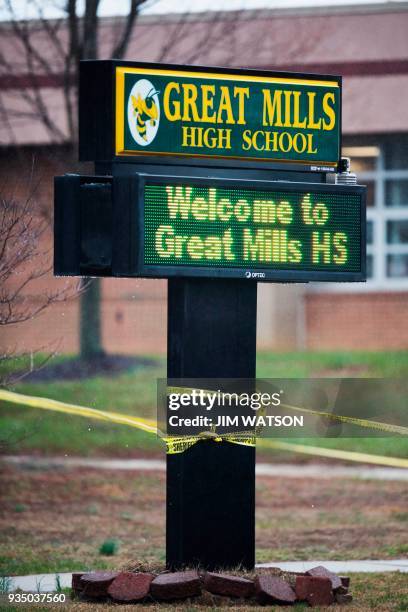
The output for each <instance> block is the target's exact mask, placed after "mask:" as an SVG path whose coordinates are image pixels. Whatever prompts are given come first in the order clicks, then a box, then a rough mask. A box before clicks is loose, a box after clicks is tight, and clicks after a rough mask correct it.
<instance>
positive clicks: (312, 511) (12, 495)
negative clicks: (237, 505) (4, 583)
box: [0, 467, 408, 612]
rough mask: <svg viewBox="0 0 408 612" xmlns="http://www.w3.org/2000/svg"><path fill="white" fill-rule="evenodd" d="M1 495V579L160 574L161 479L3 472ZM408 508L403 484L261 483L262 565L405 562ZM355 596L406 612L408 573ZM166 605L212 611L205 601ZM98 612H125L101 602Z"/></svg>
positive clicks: (384, 578) (363, 585)
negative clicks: (110, 550)
mask: <svg viewBox="0 0 408 612" xmlns="http://www.w3.org/2000/svg"><path fill="white" fill-rule="evenodd" d="M0 487H1V490H2V492H3V494H4V495H3V497H4V500H5V502H4V503H3V507H2V510H1V513H0V540H1V542H2V552H1V557H0V576H1V575H13V574H14V575H22V574H29V573H51V572H52V573H54V572H64V571H75V570H78V571H80V570H85V569H105V568H115V569H118V568H122V567H135V566H136V565H137V564H138V561H139V560H141V561H142V562H143V564H146V563H151V564H153V565H154V566H156V567H157V566H159V567H160V566H163V564H164V530H165V475H164V474H163V473H162V472H138V473H133V472H131V473H128V472H113V471H108V470H107V471H96V470H73V469H64V470H57V471H56V470H29V469H20V468H15V467H4V469H3V470H2V474H1V482H0ZM407 502H408V499H407V490H406V485H405V483H401V482H381V481H377V482H375V481H350V480H343V479H336V480H333V481H328V480H319V479H307V480H306V481H305V480H304V479H302V478H299V479H289V480H287V479H285V478H265V477H260V478H258V479H257V504H256V559H257V561H258V562H262V561H280V560H281V561H283V560H303V559H305V560H306V559H312V558H319V559H322V560H328V559H345V558H349V559H353V558H354V559H358V558H372V559H375V558H389V559H391V558H396V557H401V556H404V555H406V553H407V552H408V548H407V545H406V544H404V542H405V539H404V534H406V530H407V523H408V513H407V511H406V508H407ZM106 540H115V541H116V542H117V544H118V550H117V553H116V554H115V555H114V556H104V555H102V554H101V553H100V552H99V549H100V546H101V544H102V543H103V542H104V541H106ZM351 590H352V592H353V595H354V598H355V601H354V603H353V604H352V605H351V606H347V610H385V611H386V610H395V611H397V610H399V611H401V612H402V611H403V610H406V609H407V589H406V575H400V574H398V573H392V574H382V575H380V574H379V575H367V574H365V575H363V574H360V575H357V574H356V575H353V576H352V585H351ZM60 607H61V609H63V607H62V606H60ZM139 607H145V606H139ZM146 607H149V608H154V607H155V606H154V605H150V606H146ZM163 607H166V608H168V609H169V610H175V609H186V608H188V609H189V610H192V609H197V610H202V609H203V608H207V607H208V609H209V606H208V605H205V602H203V601H201V603H200V602H194V601H191V602H186V604H185V605H184V606H182V605H180V604H174V605H173V606H160V609H162V608H163ZM215 607H216V608H217V606H215ZM240 607H241V606H240ZM2 609H5V608H2ZM7 609H12V608H7ZM36 609H37V608H36ZM38 609H40V608H38ZM70 609H75V610H84V611H89V612H91V610H92V609H95V604H93V606H90V605H87V604H84V603H77V602H76V603H74V604H72V607H70ZM98 609H112V610H113V609H115V610H121V609H122V608H121V607H120V606H115V607H113V606H109V605H102V604H100V605H99V607H98ZM123 609H124V610H125V608H123ZM211 609H214V606H211ZM247 609H248V610H253V609H254V608H253V607H251V608H249V607H247ZM270 609H273V608H270ZM296 609H297V610H303V609H306V607H302V606H297V607H296ZM330 609H331V610H332V609H336V608H330ZM338 609H340V608H338ZM259 610H261V608H259Z"/></svg>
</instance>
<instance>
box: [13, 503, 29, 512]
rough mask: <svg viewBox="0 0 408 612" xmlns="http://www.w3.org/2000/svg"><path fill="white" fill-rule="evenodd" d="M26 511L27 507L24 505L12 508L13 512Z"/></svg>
mask: <svg viewBox="0 0 408 612" xmlns="http://www.w3.org/2000/svg"><path fill="white" fill-rule="evenodd" d="M26 510H27V506H26V505H25V504H16V505H15V506H14V512H25V511H26Z"/></svg>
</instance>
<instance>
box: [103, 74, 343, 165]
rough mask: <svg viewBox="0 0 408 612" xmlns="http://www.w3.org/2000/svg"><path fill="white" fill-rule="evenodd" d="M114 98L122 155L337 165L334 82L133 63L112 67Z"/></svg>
mask: <svg viewBox="0 0 408 612" xmlns="http://www.w3.org/2000/svg"><path fill="white" fill-rule="evenodd" d="M115 94H116V95H115V153H116V155H117V156H118V157H121V156H129V155H139V156H140V155H154V156H160V155H166V156H168V157H169V156H172V155H173V156H179V157H183V158H185V157H187V158H189V157H196V158H213V159H229V160H234V159H236V160H258V161H269V162H271V161H273V162H291V163H302V164H305V163H306V164H310V165H311V166H316V167H317V168H318V169H321V168H322V167H327V168H328V169H333V168H334V167H335V166H336V165H337V163H338V160H339V151H340V131H341V125H340V106H341V86H340V79H339V78H337V77H319V76H308V77H302V76H301V75H298V74H293V76H288V75H280V74H279V73H267V72H256V71H248V72H243V71H231V72H228V71H225V72H220V71H213V72H212V71H211V69H208V71H205V70H204V69H194V68H186V69H182V68H180V69H174V68H171V69H167V68H153V67H150V68H146V67H142V66H137V65H129V66H117V67H116V69H115Z"/></svg>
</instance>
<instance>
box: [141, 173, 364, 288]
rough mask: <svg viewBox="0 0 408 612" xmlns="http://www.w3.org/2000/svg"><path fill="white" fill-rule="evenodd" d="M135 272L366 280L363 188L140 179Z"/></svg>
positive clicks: (168, 274)
mask: <svg viewBox="0 0 408 612" xmlns="http://www.w3.org/2000/svg"><path fill="white" fill-rule="evenodd" d="M139 180H140V183H139V190H138V191H139V201H140V205H139V237H140V243H139V264H138V268H139V274H140V276H154V277H170V276H211V277H233V278H243V277H245V278H248V279H249V278H253V279H259V280H264V281H268V280H293V281H296V280H299V281H305V280H328V281H329V280H333V281H341V280H343V281H361V280H364V279H365V230H364V220H365V202H364V194H365V188H364V187H360V186H342V185H331V186H330V185H327V184H324V185H323V184H305V183H289V182H280V181H274V182H272V181H270V182H263V181H262V182H261V181H235V180H228V179H226V180H223V179H199V178H192V177H189V178H183V177H181V178H175V177H163V176H162V177H158V176H157V177H149V176H147V175H141V177H140V178H139Z"/></svg>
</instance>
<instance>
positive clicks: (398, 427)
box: [280, 404, 408, 436]
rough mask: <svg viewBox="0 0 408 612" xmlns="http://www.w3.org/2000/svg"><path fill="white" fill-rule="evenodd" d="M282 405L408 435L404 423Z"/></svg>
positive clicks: (379, 429)
mask: <svg viewBox="0 0 408 612" xmlns="http://www.w3.org/2000/svg"><path fill="white" fill-rule="evenodd" d="M280 407H281V408H289V410H298V411H299V412H306V413H308V414H313V415H314V416H320V417H325V418H327V419H330V420H332V421H339V422H340V423H349V424H350V425H359V426H360V427H368V428H369V429H376V430H377V431H384V432H385V431H386V432H388V433H396V434H401V435H405V436H407V435H408V427H404V426H403V425H394V424H392V423H381V422H380V421H371V420H367V419H359V418H358V417H350V416H344V415H342V414H334V413H332V412H323V411H321V410H312V409H311V408H303V407H301V406H290V405H289V404H281V405H280Z"/></svg>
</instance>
